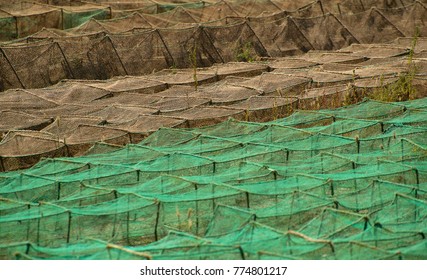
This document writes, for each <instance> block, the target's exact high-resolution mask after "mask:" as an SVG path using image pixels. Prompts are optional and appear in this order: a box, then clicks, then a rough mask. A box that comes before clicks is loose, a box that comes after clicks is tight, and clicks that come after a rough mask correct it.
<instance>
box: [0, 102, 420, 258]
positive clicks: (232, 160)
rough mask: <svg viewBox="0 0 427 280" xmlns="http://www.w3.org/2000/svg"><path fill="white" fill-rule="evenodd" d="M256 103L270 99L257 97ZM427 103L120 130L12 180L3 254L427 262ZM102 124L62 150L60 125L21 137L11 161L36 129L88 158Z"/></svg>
mask: <svg viewBox="0 0 427 280" xmlns="http://www.w3.org/2000/svg"><path fill="white" fill-rule="evenodd" d="M258 98H261V100H260V101H259V102H261V103H265V102H267V101H266V100H265V98H269V97H257V96H255V97H251V98H249V99H248V101H251V100H252V99H258ZM262 98H264V99H262ZM252 101H253V102H257V101H254V100H252ZM426 101H427V100H426V99H419V100H415V101H408V102H404V103H384V102H378V101H370V100H366V101H364V102H362V103H359V104H356V105H351V106H347V107H342V108H338V109H333V110H332V109H325V110H320V111H297V112H295V113H294V114H292V115H291V116H289V117H286V118H282V119H278V120H276V121H272V122H269V123H256V122H242V121H238V120H235V119H229V120H227V121H225V122H222V123H220V124H216V125H213V126H203V127H200V128H192V129H182V128H181V129H179V128H162V129H159V130H157V131H156V132H155V133H153V134H151V135H150V136H148V137H147V138H145V139H144V140H143V141H142V142H139V143H138V144H130V145H127V146H125V147H123V148H120V147H118V146H117V144H123V143H126V141H129V138H127V137H124V138H121V137H122V136H123V135H122V134H120V133H122V132H121V130H118V129H116V130H115V131H116V132H114V133H112V132H111V131H110V132H108V135H109V136H108V137H109V138H108V139H106V142H107V143H109V144H103V146H102V145H100V146H96V147H95V148H94V149H92V150H91V152H89V153H88V154H86V155H84V156H80V157H74V158H68V157H62V158H56V159H45V160H42V161H40V162H39V163H37V164H36V165H34V166H33V167H32V168H30V169H25V170H21V171H13V172H6V173H1V174H0V195H1V198H0V214H1V215H0V224H1V227H0V236H1V240H2V245H1V246H0V256H1V258H6V259H10V258H15V257H16V258H20V259H425V257H426V255H425V253H424V251H425V250H424V249H425V229H426V221H427V219H426V218H427V203H426V198H427V163H426V157H427V146H426V145H427V141H426V137H425V136H426V128H425V127H426V118H425V114H426V112H425V110H424V108H425V107H426ZM275 102H277V104H282V103H280V102H283V105H286V104H289V102H290V100H283V101H281V100H280V98H278V100H277V101H275ZM237 104H238V103H237ZM288 106H289V105H288ZM278 107H279V106H278ZM193 110H194V109H193ZM210 110H223V111H222V113H221V114H224V115H225V116H228V115H230V113H234V111H233V112H231V111H230V110H231V109H225V108H221V107H210ZM205 114H206V116H205ZM207 115H209V110H208V108H205V109H204V110H203V112H201V115H200V118H198V119H197V120H196V119H188V121H192V122H196V121H199V122H200V121H201V120H203V122H204V124H208V123H209V122H207V119H206V118H207ZM183 116H187V115H186V114H183ZM159 117H160V116H159ZM32 121H36V120H32ZM63 121H64V123H65V125H72V124H73V119H72V118H69V119H64V120H63ZM96 121H97V119H96V118H87V123H88V124H87V125H86V126H84V125H79V126H78V128H77V129H76V131H77V132H75V133H74V134H73V135H71V136H70V138H69V139H67V140H66V141H65V143H66V145H62V146H55V145H56V143H57V142H56V141H53V138H54V137H55V136H54V134H50V133H49V132H44V134H43V133H41V132H31V131H28V132H24V131H23V132H21V133H14V134H12V133H9V134H8V135H7V136H6V137H5V139H4V140H3V141H5V142H6V143H11V144H10V145H12V142H14V141H15V142H16V143H17V145H16V146H13V147H14V148H12V146H11V147H9V146H8V147H6V146H4V148H5V149H7V150H8V151H9V152H10V156H4V157H2V158H1V162H2V168H5V166H6V165H8V164H10V162H11V161H13V160H16V159H14V157H13V153H14V150H13V149H26V147H27V145H26V144H25V141H27V140H28V139H29V136H31V134H34V133H39V135H38V136H37V138H35V137H34V135H33V138H31V139H32V140H31V141H35V140H34V139H38V140H37V141H39V142H38V143H39V145H43V146H44V147H45V151H46V153H61V152H62V153H64V154H68V153H73V151H74V152H75V153H76V154H78V150H79V148H78V144H79V141H80V140H81V139H82V138H81V137H80V136H82V135H86V137H89V138H91V137H95V138H96V135H97V134H99V133H101V134H102V133H103V130H99V129H100V127H98V126H97V125H93V123H94V122H96ZM55 122H61V120H59V119H58V120H55ZM55 122H54V123H52V124H51V125H50V126H48V130H49V131H50V132H52V131H53V130H54V129H55V126H56V127H57V128H58V129H61V126H60V125H59V124H56V125H55ZM147 122H148V120H147ZM63 125H64V124H63ZM79 133H80V134H79ZM76 135H80V136H76ZM49 137H50V138H49ZM126 139H127V140H126ZM89 140H90V139H89ZM123 141H124V142H123ZM8 145H9V144H8ZM2 148H3V147H2ZM24 163H25V162H24V161H22V162H21V164H24Z"/></svg>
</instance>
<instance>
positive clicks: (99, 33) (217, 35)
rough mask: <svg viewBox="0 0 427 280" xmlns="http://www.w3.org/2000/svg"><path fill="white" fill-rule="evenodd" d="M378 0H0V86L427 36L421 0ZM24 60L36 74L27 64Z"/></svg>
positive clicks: (38, 84)
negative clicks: (1, 1) (173, 0)
mask: <svg viewBox="0 0 427 280" xmlns="http://www.w3.org/2000/svg"><path fill="white" fill-rule="evenodd" d="M282 2H283V3H282ZM326 2H328V3H326ZM376 2H377V1H367V0H364V1H359V0H358V1H356V0H352V1H323V2H322V1H312V2H307V3H305V2H304V3H299V5H300V7H299V8H298V7H294V6H293V5H292V4H290V3H288V1H278V2H274V1H270V0H265V1H253V0H245V1H243V2H242V1H219V2H214V3H205V2H194V1H189V2H188V3H178V4H167V3H158V4H153V2H150V1H148V2H142V3H140V4H139V5H138V3H134V5H131V4H132V3H127V4H126V3H122V5H121V4H120V3H111V4H109V3H101V4H90V3H83V2H75V3H74V1H73V2H68V1H58V2H55V3H48V4H46V3H44V4H29V3H21V4H17V3H11V4H10V5H6V4H5V5H4V6H5V7H4V11H3V10H2V9H1V6H0V27H1V28H0V39H3V40H4V41H8V42H6V43H4V44H2V46H0V61H1V65H0V67H1V68H0V70H1V71H0V90H6V89H10V88H35V87H37V88H38V87H46V86H49V85H53V84H55V83H57V82H58V81H60V80H61V79H64V78H67V79H88V80H90V79H108V78H112V77H115V76H121V75H140V74H148V73H151V72H153V71H158V70H161V69H167V68H193V67H201V66H211V65H212V64H214V63H220V62H230V61H253V60H257V59H260V58H262V57H278V56H279V57H280V56H289V55H295V54H300V53H305V52H307V51H309V50H337V49H340V48H343V47H348V46H350V45H352V44H356V43H377V44H378V43H389V42H391V41H393V40H394V39H396V38H399V37H404V36H407V37H412V36H414V34H417V32H418V36H426V34H425V31H424V30H426V28H424V27H425V20H424V18H425V17H426V14H427V8H426V6H425V3H423V2H420V1H405V2H402V1H391V2H390V1H381V3H376ZM389 2H390V3H389ZM337 3H338V4H339V3H341V4H342V5H338V6H337V5H336V4H337ZM153 6H154V10H152V7H153ZM120 7H122V9H125V10H120ZM150 7H151V8H150ZM351 7H353V8H354V9H351ZM113 15H114V18H112V16H113ZM116 16H117V17H116ZM417 30H418V31H417ZM18 37H19V38H21V39H19V40H16V41H9V40H12V39H16V38H18ZM34 41H35V42H34ZM40 41H41V42H40ZM42 45H43V47H41V46H42ZM406 47H408V46H406ZM361 55H362V54H361ZM47 64H49V65H47ZM22 68H25V69H22ZM30 68H31V69H32V71H34V72H35V73H36V75H31V74H29V73H27V72H28V69H30Z"/></svg>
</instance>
